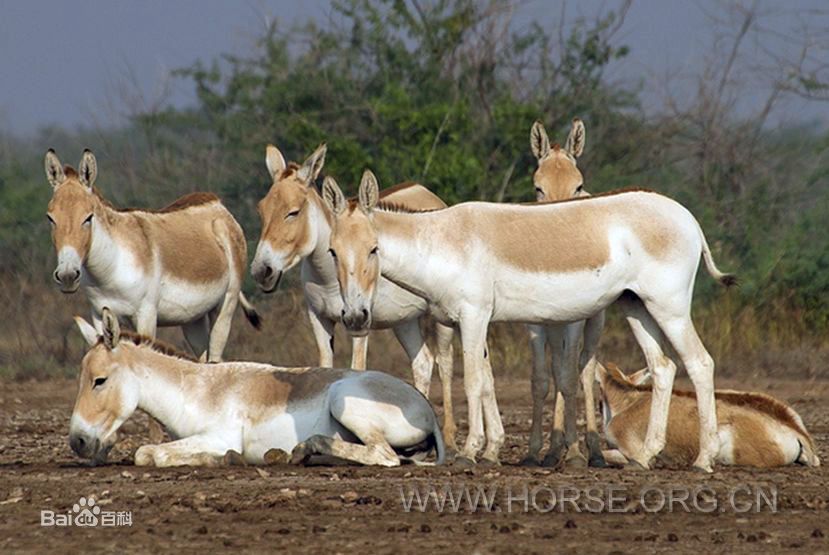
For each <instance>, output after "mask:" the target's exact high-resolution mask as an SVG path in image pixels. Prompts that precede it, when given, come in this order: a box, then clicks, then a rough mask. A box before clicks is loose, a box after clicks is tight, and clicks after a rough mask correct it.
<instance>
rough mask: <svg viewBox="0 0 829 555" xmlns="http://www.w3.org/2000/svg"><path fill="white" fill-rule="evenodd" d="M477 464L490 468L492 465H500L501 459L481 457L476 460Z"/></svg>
mask: <svg viewBox="0 0 829 555" xmlns="http://www.w3.org/2000/svg"><path fill="white" fill-rule="evenodd" d="M478 466H481V467H484V468H492V467H494V466H501V461H499V460H498V459H490V458H487V457H482V458H481V460H480V461H479V462H478Z"/></svg>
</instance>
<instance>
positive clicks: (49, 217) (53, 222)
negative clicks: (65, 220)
mask: <svg viewBox="0 0 829 555" xmlns="http://www.w3.org/2000/svg"><path fill="white" fill-rule="evenodd" d="M46 219H47V220H49V223H50V224H52V225H55V220H54V218H52V216H51V214H46Z"/></svg>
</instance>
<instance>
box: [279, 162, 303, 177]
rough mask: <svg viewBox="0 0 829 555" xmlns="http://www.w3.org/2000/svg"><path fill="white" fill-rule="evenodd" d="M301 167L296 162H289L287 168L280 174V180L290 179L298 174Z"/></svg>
mask: <svg viewBox="0 0 829 555" xmlns="http://www.w3.org/2000/svg"><path fill="white" fill-rule="evenodd" d="M300 167H301V166H300V165H299V164H297V163H296V162H288V165H287V166H285V169H284V170H282V173H281V174H279V179H285V178H286V177H290V176H291V174H293V173H294V172H296V171H297V170H298V169H299V168H300Z"/></svg>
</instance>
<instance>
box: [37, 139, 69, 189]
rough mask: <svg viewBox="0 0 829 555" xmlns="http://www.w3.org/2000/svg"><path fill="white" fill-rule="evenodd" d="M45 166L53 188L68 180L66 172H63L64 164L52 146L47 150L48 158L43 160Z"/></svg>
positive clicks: (47, 177)
mask: <svg viewBox="0 0 829 555" xmlns="http://www.w3.org/2000/svg"><path fill="white" fill-rule="evenodd" d="M43 166H44V168H45V169H46V179H47V180H48V181H49V184H50V185H51V186H52V188H53V189H54V188H56V187H57V186H58V185H60V184H61V183H63V182H64V181H66V174H64V173H63V164H61V163H60V160H58V155H57V154H55V149H53V148H50V149H49V150H47V151H46V158H45V159H44V161H43Z"/></svg>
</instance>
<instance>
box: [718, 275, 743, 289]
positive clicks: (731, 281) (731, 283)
mask: <svg viewBox="0 0 829 555" xmlns="http://www.w3.org/2000/svg"><path fill="white" fill-rule="evenodd" d="M719 281H720V283H722V284H723V285H725V286H726V287H735V286H738V285H740V280H739V279H737V276H735V275H734V274H723V275H721V276H720V278H719Z"/></svg>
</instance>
